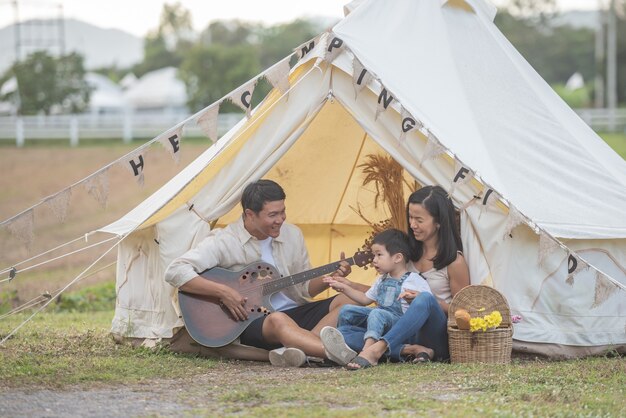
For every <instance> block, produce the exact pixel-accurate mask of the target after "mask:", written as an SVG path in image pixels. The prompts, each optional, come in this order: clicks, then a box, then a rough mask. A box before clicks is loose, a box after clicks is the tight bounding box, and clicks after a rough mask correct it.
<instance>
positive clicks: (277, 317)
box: [262, 312, 326, 358]
mask: <svg viewBox="0 0 626 418" xmlns="http://www.w3.org/2000/svg"><path fill="white" fill-rule="evenodd" d="M262 332H263V338H264V339H265V341H267V342H268V343H273V344H282V345H283V346H285V347H294V348H299V349H300V350H302V351H304V353H305V354H306V355H309V356H314V357H321V358H325V357H326V354H325V353H324V345H323V344H322V340H320V338H319V333H318V334H317V335H316V334H314V333H313V332H312V331H307V330H305V329H303V328H300V327H299V326H298V324H296V322H295V321H294V320H293V319H291V318H290V317H289V316H287V315H285V314H283V313H282V312H273V313H272V314H270V315H269V316H268V317H267V318H265V321H263V330H262Z"/></svg>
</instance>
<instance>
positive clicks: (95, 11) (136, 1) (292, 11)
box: [0, 0, 599, 36]
mask: <svg viewBox="0 0 626 418" xmlns="http://www.w3.org/2000/svg"><path fill="white" fill-rule="evenodd" d="M506 1H507V0H492V3H494V4H501V3H505V2H506ZM557 1H558V4H559V7H560V9H561V10H572V9H585V10H589V9H594V8H597V5H598V2H599V0H557ZM174 2H175V1H174V0H169V1H167V0H98V1H94V0H62V1H59V0H18V4H19V8H18V10H19V15H20V20H22V19H27V18H50V17H55V16H58V14H59V12H58V10H59V5H60V4H62V5H63V14H64V16H65V17H66V18H75V19H79V20H83V21H85V22H89V23H92V24H94V25H97V26H101V27H104V28H117V29H122V30H124V31H126V32H130V33H132V34H133V35H137V36H144V35H145V34H146V33H147V32H148V31H149V30H151V29H154V28H156V27H157V25H158V22H159V15H160V13H161V10H162V8H163V4H164V3H174ZM347 2H348V0H304V1H302V0H181V1H180V3H182V5H183V7H185V8H186V9H188V10H189V11H191V15H192V19H193V25H194V28H195V29H197V30H200V29H203V28H205V27H206V26H207V25H208V23H209V22H210V21H212V20H217V19H241V20H252V21H262V22H264V23H267V24H273V23H277V22H287V21H291V20H293V19H295V18H297V17H315V16H328V17H335V18H337V19H339V18H341V17H342V16H343V5H344V4H345V3H347ZM12 3H13V1H9V0H0V27H4V26H6V25H9V24H11V23H13V19H14V8H13V5H12ZM46 5H50V6H46Z"/></svg>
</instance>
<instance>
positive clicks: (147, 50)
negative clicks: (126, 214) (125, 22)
mask: <svg viewBox="0 0 626 418" xmlns="http://www.w3.org/2000/svg"><path fill="white" fill-rule="evenodd" d="M553 6H554V0H548V1H545V0H544V1H542V2H539V1H537V0H511V3H510V4H509V7H508V8H506V9H503V10H500V11H499V13H498V15H497V16H496V20H495V24H496V25H497V26H498V28H499V29H500V30H501V31H502V32H503V33H504V35H505V36H506V37H507V38H508V39H509V41H511V43H512V44H513V45H514V46H515V47H516V48H517V49H518V50H519V52H520V53H521V54H522V55H523V56H524V57H525V58H526V59H527V60H528V61H529V63H530V64H531V65H532V66H533V67H534V68H535V69H536V70H537V72H538V73H539V74H540V75H541V76H542V77H543V78H544V79H545V80H546V81H547V82H548V83H549V84H551V85H552V86H553V87H555V89H556V90H557V91H558V92H559V93H560V94H562V95H563V96H564V98H565V99H566V101H568V102H569V104H570V105H571V106H573V107H584V106H589V105H590V104H591V99H592V98H593V88H592V86H591V84H592V83H590V82H591V81H592V80H593V79H594V77H595V75H596V73H597V72H598V71H599V72H600V73H604V72H605V69H604V68H599V67H598V66H597V65H596V63H595V58H594V47H595V31H594V30H592V29H589V28H573V27H571V26H554V25H551V24H550V22H551V21H552V20H553V19H554V18H555V17H556V14H554V13H553V10H554V7H553ZM325 29H326V28H324V27H320V25H319V24H316V23H314V22H311V21H308V20H304V19H298V20H295V21H292V22H289V23H284V24H278V25H272V26H265V25H262V24H260V23H252V22H244V21H236V20H235V21H214V22H211V23H210V24H209V25H208V26H207V27H206V28H204V29H203V30H202V31H201V32H200V33H199V34H197V33H194V31H193V28H192V24H191V14H190V12H189V11H188V10H186V9H185V8H184V7H183V6H182V5H181V4H180V3H176V4H165V5H164V7H163V10H162V13H161V17H160V22H159V24H158V26H157V28H156V29H154V30H153V31H151V32H150V33H148V35H147V36H146V37H145V39H144V58H143V61H142V62H140V63H138V64H136V65H134V66H132V67H131V68H119V67H116V66H111V67H106V68H99V69H96V70H95V71H96V72H98V73H101V74H104V75H106V76H108V77H109V78H110V79H112V80H113V81H119V80H120V79H121V78H122V77H124V75H126V74H127V73H129V72H132V73H133V74H135V75H136V76H137V77H141V76H142V75H144V74H146V73H147V72H149V71H152V70H156V69H159V68H163V67H168V66H173V67H176V68H178V76H179V78H180V79H181V80H182V81H183V82H184V83H185V85H186V87H187V93H188V103H187V105H188V107H189V109H190V110H191V111H197V110H199V109H201V108H203V107H205V106H207V105H209V104H211V103H213V102H214V101H216V100H218V99H220V98H221V97H223V96H224V95H225V94H227V93H228V92H230V91H231V90H233V89H234V88H236V87H238V86H239V85H241V84H243V83H244V82H246V81H248V80H250V79H252V78H253V77H254V76H256V75H257V74H258V73H260V72H261V71H263V70H264V69H266V68H268V67H269V66H271V65H272V64H274V63H275V62H277V61H278V60H280V59H282V58H284V57H285V56H287V55H289V54H290V53H291V52H292V50H293V48H295V47H297V46H298V45H300V44H301V43H303V42H305V41H307V40H309V39H311V38H313V37H315V36H316V35H317V34H319V33H320V32H322V31H323V30H325ZM618 48H619V50H618V62H619V63H624V62H626V22H622V21H620V23H619V25H618ZM574 72H579V73H581V74H582V76H583V77H584V79H585V80H586V82H587V83H588V84H587V87H585V89H584V91H582V92H578V93H576V94H575V95H574V94H572V93H571V92H567V91H565V89H563V88H562V85H563V84H564V83H565V82H566V81H567V79H568V78H569V77H570V76H571V75H572V74H573V73H574ZM618 72H619V74H618V80H619V82H618V90H619V96H618V99H619V101H620V102H624V101H626V65H618ZM14 75H15V76H16V78H17V81H18V86H19V98H20V100H19V102H16V100H15V99H16V97H15V93H9V94H6V95H5V97H0V101H2V100H13V101H14V102H16V103H18V104H19V109H20V110H19V111H20V113H21V114H37V113H41V112H43V113H50V112H52V111H56V112H80V111H82V110H84V109H86V107H87V106H88V104H89V97H90V88H89V86H88V85H87V83H86V82H85V68H84V60H83V57H81V56H80V55H79V54H76V53H72V54H69V55H66V56H62V57H53V56H51V55H49V54H48V53H47V52H43V51H40V52H36V53H34V54H32V55H30V56H29V57H27V58H26V59H25V60H23V61H21V62H17V63H15V64H14V65H13V66H12V67H11V68H10V69H9V70H7V71H6V72H5V73H4V74H3V75H2V76H0V85H2V84H3V83H4V81H6V80H8V79H9V78H10V77H12V76H14ZM269 89H270V86H269V85H267V84H266V83H261V84H260V85H259V86H258V87H257V90H256V92H255V94H254V97H253V100H254V101H257V100H259V99H258V98H262V97H264V96H265V94H266V93H267V92H268V91H269ZM568 95H569V97H568ZM233 109H234V108H233Z"/></svg>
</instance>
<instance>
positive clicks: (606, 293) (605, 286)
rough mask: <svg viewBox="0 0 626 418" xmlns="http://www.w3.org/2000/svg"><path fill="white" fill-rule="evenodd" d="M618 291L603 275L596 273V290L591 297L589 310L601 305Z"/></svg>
mask: <svg viewBox="0 0 626 418" xmlns="http://www.w3.org/2000/svg"><path fill="white" fill-rule="evenodd" d="M617 289H618V287H617V285H615V283H613V282H612V281H610V280H609V279H608V277H606V276H605V275H604V274H603V273H600V272H599V271H596V289H595V293H594V296H593V304H592V305H591V309H594V308H597V307H598V306H600V305H602V304H603V303H604V302H606V301H607V299H608V298H609V297H610V296H611V295H612V294H613V293H615V291H616V290H617Z"/></svg>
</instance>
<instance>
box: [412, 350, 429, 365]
mask: <svg viewBox="0 0 626 418" xmlns="http://www.w3.org/2000/svg"><path fill="white" fill-rule="evenodd" d="M406 362H407V363H412V364H421V363H430V356H429V355H428V353H427V352H425V351H422V352H419V353H417V354H415V355H413V354H409V355H408V356H406Z"/></svg>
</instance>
